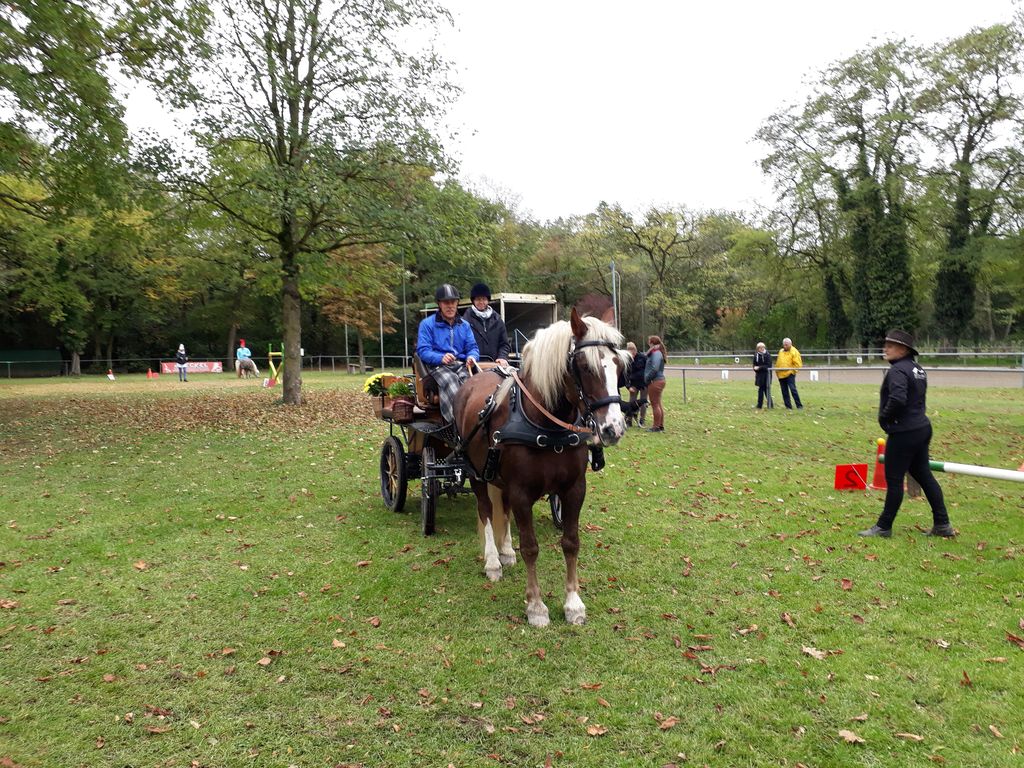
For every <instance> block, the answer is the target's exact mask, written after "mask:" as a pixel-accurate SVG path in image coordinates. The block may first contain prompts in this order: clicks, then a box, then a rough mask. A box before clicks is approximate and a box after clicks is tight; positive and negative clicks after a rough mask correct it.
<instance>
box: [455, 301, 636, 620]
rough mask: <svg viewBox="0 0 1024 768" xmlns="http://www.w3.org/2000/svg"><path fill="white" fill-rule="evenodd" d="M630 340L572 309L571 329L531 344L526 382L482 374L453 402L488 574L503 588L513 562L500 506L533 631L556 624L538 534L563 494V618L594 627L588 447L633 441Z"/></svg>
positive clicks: (560, 328)
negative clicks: (628, 416)
mask: <svg viewBox="0 0 1024 768" xmlns="http://www.w3.org/2000/svg"><path fill="white" fill-rule="evenodd" d="M622 341H623V339H622V334H621V333H619V332H618V330H616V329H615V328H614V326H611V325H609V324H607V323H605V322H603V321H601V320H598V319H597V318H594V317H580V315H579V314H578V313H577V311H576V309H575V308H573V310H572V315H571V317H570V319H569V320H568V321H565V320H562V321H560V322H556V323H554V324H553V325H551V326H548V327H547V328H543V329H541V330H539V331H537V333H536V334H535V336H534V338H533V339H532V340H531V341H530V342H529V343H528V344H527V345H526V347H525V348H524V350H523V366H522V375H521V377H518V376H517V377H516V378H514V379H509V378H506V377H504V375H503V374H502V373H501V372H500V371H486V372H482V373H480V374H478V375H475V376H472V377H470V378H469V380H468V381H466V382H465V383H464V384H463V385H462V387H461V388H460V389H459V392H458V394H457V396H456V398H455V403H454V415H455V427H456V430H457V431H458V434H459V436H460V439H462V440H463V441H464V442H463V447H462V450H463V452H464V453H465V456H466V459H467V460H468V462H469V464H470V465H471V467H472V469H473V472H471V473H470V474H471V477H470V485H471V486H472V489H473V492H474V494H475V495H476V501H477V514H478V516H479V518H480V522H481V524H482V528H483V530H484V542H485V543H484V570H485V572H486V574H487V577H488V578H489V579H491V580H492V581H497V580H498V579H500V578H501V576H502V564H503V563H504V564H506V565H507V564H510V563H511V562H514V561H515V554H514V552H512V551H511V545H510V542H509V541H508V539H507V534H508V533H509V531H508V525H507V524H506V525H505V526H500V528H504V530H499V534H498V535H499V537H500V538H501V539H505V541H504V542H503V547H502V552H501V553H500V556H499V551H498V547H497V546H496V544H495V534H494V527H493V525H492V518H493V516H494V512H495V511H496V510H495V508H496V507H497V506H498V502H499V501H500V504H501V507H502V508H503V510H504V511H511V513H512V515H513V516H514V517H515V520H516V527H517V528H518V529H519V549H520V553H521V554H522V557H523V561H524V562H525V563H526V616H527V620H528V621H529V623H530V625H531V626H534V627H543V626H547V624H548V623H549V621H550V619H549V616H548V608H547V606H546V605H545V604H544V601H543V600H542V599H541V591H540V586H539V584H538V582H537V554H538V552H539V549H540V548H539V546H538V544H537V535H536V533H535V531H534V528H533V505H534V503H535V502H536V501H537V500H539V499H541V498H542V497H544V496H546V495H549V494H553V495H557V496H558V498H559V499H560V501H561V505H562V539H561V545H562V553H563V555H564V557H565V604H564V606H563V608H564V613H565V619H566V621H567V622H569V623H570V624H584V623H585V622H586V619H587V609H586V606H585V605H584V603H583V600H582V599H581V598H580V595H579V581H578V577H577V573H576V567H577V557H578V554H579V547H580V539H579V515H580V509H581V508H582V507H583V502H584V499H585V498H586V493H587V476H586V472H587V462H588V450H589V448H588V442H590V443H592V444H593V445H595V446H606V445H614V444H615V443H617V442H618V441H619V440H620V439H621V438H622V436H623V434H625V431H626V421H625V418H624V417H623V414H622V408H621V401H620V399H619V396H618V386H617V385H618V378H619V372H620V370H622V368H623V366H624V365H627V364H628V360H629V353H628V352H626V351H625V350H623V349H620V347H621V346H622ZM510 381H511V382H514V383H513V384H510V383H508V382H510ZM514 403H515V404H517V405H516V407H513V404H514ZM516 409H518V410H516ZM517 414H518V415H517ZM510 416H513V417H515V418H512V419H510ZM522 416H525V417H526V419H528V422H524V421H523V419H522ZM524 424H525V425H526V426H525V427H524ZM524 429H526V430H527V432H526V433H524V431H523V430H524ZM529 430H533V431H532V432H530V431H529ZM474 474H475V477H474V476H472V475H474ZM509 554H511V560H510V558H509Z"/></svg>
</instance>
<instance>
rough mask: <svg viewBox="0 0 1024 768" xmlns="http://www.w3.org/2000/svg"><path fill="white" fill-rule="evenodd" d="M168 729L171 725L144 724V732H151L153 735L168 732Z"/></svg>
mask: <svg viewBox="0 0 1024 768" xmlns="http://www.w3.org/2000/svg"><path fill="white" fill-rule="evenodd" d="M170 730H171V726H169V725H165V726H156V725H147V726H146V733H151V734H153V735H155V736H156V735H159V734H161V733H168V732H170Z"/></svg>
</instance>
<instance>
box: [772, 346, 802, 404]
mask: <svg viewBox="0 0 1024 768" xmlns="http://www.w3.org/2000/svg"><path fill="white" fill-rule="evenodd" d="M803 366H804V361H803V359H801V357H800V350H799V349H797V348H796V347H794V346H793V340H792V339H790V338H785V339H783V340H782V349H780V350H779V356H778V357H776V358H775V370H776V373H777V374H778V376H779V387H780V388H781V389H782V401H783V402H784V403H785V404H786V407H787V408H789V409H790V410H792V409H793V403H794V402H795V403H796V407H797V408H800V409H802V408H803V407H804V404H803V403H801V402H800V395H799V394H798V393H797V391H796V369H797V368H803ZM790 393H792V394H793V397H792V401H791V399H790Z"/></svg>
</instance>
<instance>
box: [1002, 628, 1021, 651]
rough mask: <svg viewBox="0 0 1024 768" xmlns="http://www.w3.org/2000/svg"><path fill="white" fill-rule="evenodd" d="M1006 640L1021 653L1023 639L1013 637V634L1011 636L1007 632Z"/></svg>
mask: <svg viewBox="0 0 1024 768" xmlns="http://www.w3.org/2000/svg"><path fill="white" fill-rule="evenodd" d="M1006 639H1007V640H1009V641H1010V642H1011V643H1013V644H1014V645H1016V646H1017V647H1018V648H1020V649H1021V650H1022V651H1024V637H1017V636H1016V635H1014V634H1012V633H1010V632H1007V633H1006Z"/></svg>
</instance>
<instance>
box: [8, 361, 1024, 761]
mask: <svg viewBox="0 0 1024 768" xmlns="http://www.w3.org/2000/svg"><path fill="white" fill-rule="evenodd" d="M361 382H362V379H361V378H357V377H347V376H329V375H327V374H324V375H315V374H314V375H307V376H306V377H305V391H306V393H307V396H308V403H307V404H306V405H305V406H303V407H301V408H287V409H286V408H284V407H283V406H280V405H278V404H277V403H276V402H275V400H276V398H278V397H279V396H280V395H279V391H273V390H263V389H259V388H258V387H257V386H256V385H255V384H254V383H252V382H248V383H246V382H239V381H238V380H236V379H234V378H232V377H230V376H224V377H218V378H216V379H214V378H203V377H201V376H194V377H193V380H192V381H190V382H189V383H188V384H179V383H178V382H177V381H175V380H174V379H173V377H161V378H160V379H159V380H158V381H147V380H146V379H145V378H144V377H119V378H118V380H117V382H114V383H111V382H108V381H106V379H93V380H82V381H67V380H62V381H27V382H26V381H13V382H11V381H0V430H2V434H0V508H2V512H0V523H2V525H0V766H12V765H14V766H60V767H66V766H208V767H211V768H212V767H214V766H218V767H219V766H268V767H269V766H282V767H284V766H293V765H294V766H302V767H304V768H305V767H306V766H441V768H444V767H445V766H448V765H451V766H455V767H456V768H465V767H467V766H495V765H509V766H548V765H550V766H559V765H561V766H665V765H673V764H675V765H679V766H690V765H693V766H702V765H711V766H798V765H803V766H807V767H808V768H811V767H825V766H926V765H927V766H931V765H935V764H945V765H949V766H993V767H998V766H1021V765H1022V764H1024V755H1022V754H1021V750H1022V749H1024V718H1022V717H1021V712H1024V647H1022V646H1024V640H1015V638H1021V637H1024V586H1022V579H1021V574H1022V572H1024V570H1022V566H1024V485H1019V484H1015V483H1009V482H999V481H989V480H982V479H980V478H971V477H964V476H953V475H939V480H940V482H941V484H942V486H943V489H944V491H945V494H946V499H947V503H948V504H949V508H950V516H951V518H952V522H953V525H954V526H955V527H956V528H957V529H958V530H959V531H960V535H959V536H958V537H957V538H956V539H954V540H949V541H946V540H937V541H936V540H931V539H927V538H924V537H922V536H921V535H920V531H922V530H925V529H927V528H928V527H929V525H930V522H931V521H930V515H929V511H928V507H927V504H926V503H925V502H924V501H909V500H908V501H907V502H906V503H905V504H904V507H903V510H902V511H901V512H900V515H899V517H898V518H897V520H896V527H895V535H894V537H893V538H892V539H890V540H878V539H873V540H863V539H859V538H857V536H856V532H857V531H858V530H860V529H862V528H865V527H867V526H869V525H870V524H871V523H872V522H874V520H875V518H876V517H877V514H878V512H879V511H880V509H881V494H878V493H874V492H867V493H864V492H855V493H844V492H837V491H834V490H833V489H832V482H833V470H834V465H836V464H838V463H850V462H868V463H869V464H870V462H872V461H873V458H874V441H875V438H876V437H878V436H879V433H878V427H877V425H876V424H875V419H874V411H875V405H876V402H877V388H876V387H873V386H858V385H828V384H823V383H810V382H807V381H803V382H801V396H802V397H803V399H804V401H805V403H806V405H807V408H806V409H805V410H804V411H803V412H787V411H785V410H783V409H781V408H779V409H775V410H774V411H769V412H763V413H755V412H753V411H752V410H751V408H750V406H751V403H752V400H753V396H754V394H755V390H754V388H753V387H752V386H750V385H749V384H738V383H721V382H695V383H689V384H688V388H687V394H688V399H689V402H688V403H687V404H685V405H684V404H683V403H682V395H681V389H680V388H679V386H678V382H673V383H670V385H669V390H668V392H667V394H666V399H667V408H666V412H667V418H666V425H667V431H666V432H665V433H663V434H650V433H646V432H640V431H635V432H630V433H628V434H627V435H626V438H625V439H624V440H623V442H622V443H621V444H620V445H619V446H616V447H615V448H613V449H610V450H609V451H608V452H607V459H608V466H607V467H606V468H605V470H604V471H602V472H600V473H597V474H592V475H591V476H590V483H589V489H588V490H589V492H588V499H587V505H586V507H585V508H584V511H583V514H582V521H581V522H582V524H583V525H584V526H585V530H583V532H582V540H583V544H582V548H581V554H580V563H581V572H580V573H581V577H582V579H583V598H584V600H585V601H586V603H587V607H588V613H589V622H588V624H587V625H586V626H583V627H571V626H568V625H566V624H565V622H564V619H562V617H561V610H560V608H561V600H562V576H563V572H564V569H563V563H562V558H561V552H560V550H559V549H558V546H557V541H558V536H557V532H556V531H555V529H554V528H553V527H552V525H551V522H550V519H549V518H547V508H546V505H540V504H539V505H538V506H537V508H536V511H537V513H538V516H539V517H540V522H539V525H538V528H539V535H540V537H541V544H542V550H541V558H540V562H539V573H540V577H541V585H542V588H543V589H544V590H546V591H548V592H549V593H550V596H549V597H547V598H546V602H547V603H548V605H549V606H550V608H551V612H552V623H551V626H550V627H547V628H545V629H541V630H538V629H534V628H531V627H529V626H527V625H526V624H525V615H524V608H523V590H524V580H525V579H524V573H523V567H522V565H521V564H519V565H517V566H515V567H513V568H511V569H507V570H506V578H505V580H503V581H501V582H499V583H497V584H490V583H488V582H487V581H486V580H485V578H484V577H483V574H482V559H481V558H480V550H479V546H478V542H477V534H476V523H475V509H474V506H473V503H472V502H471V499H470V498H469V497H460V498H458V499H455V500H448V499H442V500H441V501H440V502H439V503H438V526H439V528H438V535H437V536H435V537H432V538H429V539H425V538H423V537H421V536H420V535H419V532H418V531H419V519H418V506H419V505H418V501H419V483H418V482H413V483H411V485H410V492H409V495H410V498H409V501H408V503H407V510H408V511H409V513H408V514H394V513H390V512H387V511H386V510H385V509H384V508H383V505H382V503H381V501H380V496H379V479H378V474H377V473H378V454H379V450H380V446H381V442H382V441H383V439H384V437H385V436H386V435H387V425H386V424H384V423H382V422H379V421H376V420H374V418H373V417H372V415H371V411H370V404H369V402H368V400H367V399H366V398H365V396H363V395H361V394H360V393H359V391H358V390H359V386H360V384H361ZM929 410H930V414H931V416H932V420H933V423H934V425H935V432H936V437H935V440H934V442H933V446H932V448H933V454H934V456H935V458H937V459H942V460H947V461H956V462H960V463H970V464H983V465H990V466H999V467H1004V468H1010V469H1015V468H1016V467H1017V466H1018V465H1019V464H1020V463H1021V462H1022V461H1024V389H1001V390H996V389H989V390H985V389H980V390H979V389H971V390H945V391H944V390H941V389H939V388H934V389H933V391H932V392H931V393H930V395H929Z"/></svg>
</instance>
